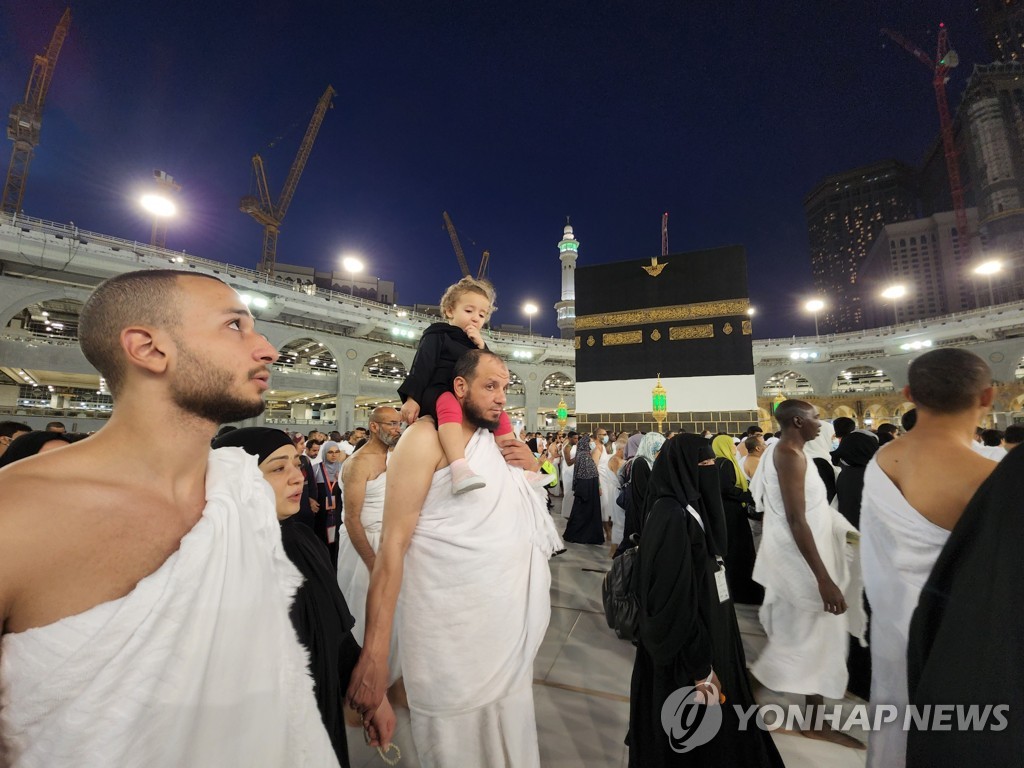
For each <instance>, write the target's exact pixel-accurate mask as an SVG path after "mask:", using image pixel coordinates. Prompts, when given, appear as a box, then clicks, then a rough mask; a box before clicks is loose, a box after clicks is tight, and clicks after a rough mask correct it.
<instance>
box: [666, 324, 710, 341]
mask: <svg viewBox="0 0 1024 768" xmlns="http://www.w3.org/2000/svg"><path fill="white" fill-rule="evenodd" d="M714 337H715V326H713V325H711V324H710V323H708V324H707V325H673V326H672V327H671V328H669V329H668V339H669V341H685V340H686V339H713V338H714Z"/></svg>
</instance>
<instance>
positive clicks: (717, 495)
mask: <svg viewBox="0 0 1024 768" xmlns="http://www.w3.org/2000/svg"><path fill="white" fill-rule="evenodd" d="M714 457H715V454H714V453H713V452H712V450H711V446H710V445H708V441H707V440H705V439H704V438H703V437H701V436H700V435H691V434H688V433H687V434H682V435H677V436H676V437H674V438H673V439H671V440H669V441H667V442H666V443H665V445H664V446H662V449H661V455H660V456H659V457H658V460H657V461H656V462H655V463H654V467H653V468H652V469H651V477H650V479H649V480H648V481H647V496H646V499H645V505H644V506H645V513H644V518H645V519H646V517H647V515H648V514H650V511H651V509H653V507H654V505H655V504H656V503H657V502H658V500H659V499H663V498H668V499H673V500H675V501H676V502H678V503H679V505H680V506H681V507H683V509H684V510H685V509H686V507H687V506H690V507H692V508H693V510H694V511H695V512H696V513H697V514H698V515H699V516H700V518H701V522H702V523H703V526H702V527H703V528H704V535H705V536H706V537H707V541H708V549H709V550H710V551H711V552H712V553H713V554H716V555H724V554H725V552H726V532H725V511H724V509H723V508H722V494H721V490H720V487H719V480H718V467H715V466H706V467H701V466H698V465H699V464H700V462H702V461H705V460H707V459H713V458H714ZM687 514H689V513H687Z"/></svg>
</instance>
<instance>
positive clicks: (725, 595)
mask: <svg viewBox="0 0 1024 768" xmlns="http://www.w3.org/2000/svg"><path fill="white" fill-rule="evenodd" d="M686 511H687V512H689V513H690V514H691V515H693V519H694V520H696V521H697V525H699V526H700V529H701V530H702V531H704V532H705V533H707V531H705V530H704V521H703V520H702V519H701V517H700V515H698V514H697V510H695V509H694V508H693V507H692V506H690V505H689V504H687V505H686ZM715 562H716V563H718V570H717V571H715V588H716V589H717V590H718V602H720V603H724V602H725V601H726V600H728V599H729V584H728V583H727V582H726V580H725V560H723V559H722V556H721V555H715Z"/></svg>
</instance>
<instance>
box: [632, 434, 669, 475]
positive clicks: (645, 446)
mask: <svg viewBox="0 0 1024 768" xmlns="http://www.w3.org/2000/svg"><path fill="white" fill-rule="evenodd" d="M632 439H633V438H630V440H632ZM664 444H665V436H664V435H663V434H661V432H648V433H647V434H646V435H644V436H643V438H642V439H641V440H640V445H639V446H638V447H637V450H636V455H637V456H639V457H641V458H642V459H643V460H644V461H646V462H647V465H648V466H652V467H653V466H654V456H655V454H656V453H657V452H658V451H660V450H661V446H663V445H664Z"/></svg>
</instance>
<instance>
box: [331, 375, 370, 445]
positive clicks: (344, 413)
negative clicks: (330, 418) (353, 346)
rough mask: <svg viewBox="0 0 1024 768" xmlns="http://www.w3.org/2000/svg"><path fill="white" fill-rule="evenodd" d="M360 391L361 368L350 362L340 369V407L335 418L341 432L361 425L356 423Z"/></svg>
mask: <svg viewBox="0 0 1024 768" xmlns="http://www.w3.org/2000/svg"><path fill="white" fill-rule="evenodd" d="M339 362H340V361H339ZM358 393H359V369H358V368H355V367H354V364H352V363H349V364H348V365H345V366H344V368H342V369H340V370H339V371H338V409H337V415H336V417H335V418H336V419H337V422H338V431H339V432H348V431H350V430H351V429H353V428H355V427H357V426H360V425H358V424H356V395H357V394H358ZM362 426H366V425H365V424H363V425H362Z"/></svg>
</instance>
